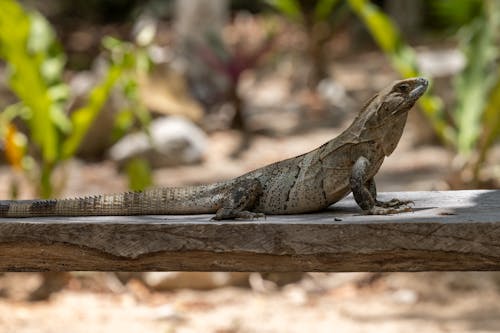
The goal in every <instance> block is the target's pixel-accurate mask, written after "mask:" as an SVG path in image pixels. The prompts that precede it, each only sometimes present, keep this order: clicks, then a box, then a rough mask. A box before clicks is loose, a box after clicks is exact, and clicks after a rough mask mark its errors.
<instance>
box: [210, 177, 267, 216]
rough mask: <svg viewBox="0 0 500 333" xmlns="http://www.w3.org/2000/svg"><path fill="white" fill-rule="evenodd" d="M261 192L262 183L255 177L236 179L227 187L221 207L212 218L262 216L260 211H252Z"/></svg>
mask: <svg viewBox="0 0 500 333" xmlns="http://www.w3.org/2000/svg"><path fill="white" fill-rule="evenodd" d="M261 194H262V185H261V184H260V182H259V181H258V180H257V179H242V180H238V181H236V182H235V183H234V184H232V186H231V187H230V188H229V189H228V191H227V194H226V197H225V199H224V201H223V202H222V207H221V208H219V209H218V210H217V212H216V213H215V216H214V217H213V218H212V219H213V220H229V219H236V218H240V219H254V218H259V217H264V214H262V213H255V212H252V211H251V209H252V208H253V207H254V205H255V203H256V201H257V199H258V198H259V196H260V195H261Z"/></svg>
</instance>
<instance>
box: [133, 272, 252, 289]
mask: <svg viewBox="0 0 500 333" xmlns="http://www.w3.org/2000/svg"><path fill="white" fill-rule="evenodd" d="M248 275H249V273H238V272H147V273H144V274H143V277H142V279H143V281H144V283H145V284H146V285H148V286H149V287H150V288H152V289H155V290H172V289H181V288H189V289H214V288H220V287H224V286H246V285H248Z"/></svg>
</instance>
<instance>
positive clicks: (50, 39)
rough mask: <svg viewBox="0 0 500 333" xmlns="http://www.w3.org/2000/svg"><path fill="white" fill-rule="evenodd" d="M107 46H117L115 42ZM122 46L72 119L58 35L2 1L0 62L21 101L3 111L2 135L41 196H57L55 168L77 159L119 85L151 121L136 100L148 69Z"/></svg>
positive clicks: (15, 164)
mask: <svg viewBox="0 0 500 333" xmlns="http://www.w3.org/2000/svg"><path fill="white" fill-rule="evenodd" d="M105 42H107V43H108V44H113V41H112V40H111V39H110V40H106V41H105ZM124 45H126V44H123V43H121V44H120V42H119V41H116V40H114V45H111V46H114V47H111V46H110V49H112V52H111V53H112V57H111V58H112V61H111V63H110V65H109V68H108V70H107V72H106V74H105V75H104V77H103V79H102V81H101V82H100V83H99V84H98V85H96V86H95V87H94V88H93V89H92V90H91V92H90V94H89V97H88V101H87V104H86V105H84V106H83V107H81V108H79V109H78V110H75V111H74V112H73V113H72V114H71V116H70V117H68V116H67V115H66V113H65V108H66V102H67V99H68V96H69V89H68V87H67V85H66V84H65V83H64V82H62V79H61V78H62V72H63V70H64V65H65V55H64V53H63V51H62V48H61V46H60V45H59V43H58V42H57V40H56V38H55V33H54V31H53V30H52V28H51V26H50V24H49V23H48V22H47V21H46V20H45V19H44V18H43V17H42V16H41V15H40V14H39V13H37V12H34V11H26V10H25V9H24V8H23V7H22V6H21V5H19V3H17V2H16V1H14V0H2V10H1V11H0V58H1V59H3V60H5V62H6V64H7V66H8V67H7V68H8V84H9V87H10V89H11V90H12V91H13V92H14V93H15V94H16V95H17V97H18V99H19V102H18V103H16V104H14V105H11V106H8V107H7V108H5V110H4V111H3V112H2V114H1V116H0V135H1V137H2V139H3V141H4V142H5V147H6V154H7V158H8V161H9V162H10V164H11V165H12V166H13V167H15V168H17V169H22V170H24V171H25V172H26V173H27V174H28V175H30V177H32V178H34V179H36V183H37V184H38V192H39V195H40V196H41V197H50V196H52V195H53V192H54V184H53V181H52V174H53V171H54V169H55V167H56V166H57V165H59V164H60V163H61V162H63V161H65V160H67V159H69V158H71V157H72V156H74V154H75V153H76V151H77V149H78V147H79V145H80V144H81V142H82V139H83V137H84V135H85V133H86V132H87V131H88V129H89V127H90V125H91V124H92V122H93V121H94V119H95V118H96V116H97V115H98V113H99V111H100V110H101V109H102V107H103V105H104V103H105V102H106V100H107V98H108V96H109V95H110V93H111V91H112V89H113V87H115V86H116V85H117V84H118V83H120V85H121V87H123V90H124V92H125V94H126V96H127V97H129V99H130V100H132V101H134V102H133V103H135V104H134V105H133V109H134V110H138V111H134V112H138V113H137V114H138V115H140V116H139V118H140V119H146V118H147V117H145V116H144V112H141V110H143V108H142V109H141V108H139V107H137V108H136V107H135V106H137V101H138V100H137V96H135V95H137V94H136V91H135V88H134V82H135V81H134V80H135V78H134V75H135V74H136V70H137V68H143V67H144V66H145V65H144V57H143V56H142V54H139V53H138V52H135V51H136V50H135V49H132V48H131V47H128V48H127V47H124ZM108 46H109V45H108ZM141 66H142V67H141ZM130 112H132V111H130ZM16 119H20V120H22V121H24V122H25V123H26V124H27V127H28V137H26V136H25V135H24V134H23V133H22V132H20V131H18V129H17V127H16V125H15V120H16ZM33 148H35V149H33Z"/></svg>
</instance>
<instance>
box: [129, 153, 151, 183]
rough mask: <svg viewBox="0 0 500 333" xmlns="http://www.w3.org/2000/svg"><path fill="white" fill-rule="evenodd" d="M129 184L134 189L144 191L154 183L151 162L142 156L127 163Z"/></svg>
mask: <svg viewBox="0 0 500 333" xmlns="http://www.w3.org/2000/svg"><path fill="white" fill-rule="evenodd" d="M126 170H127V176H128V184H129V188H130V189H131V190H132V191H143V190H144V189H146V188H147V187H149V186H151V185H152V184H153V177H152V172H151V167H150V166H149V163H148V162H147V161H146V160H144V159H142V158H134V159H132V160H130V161H129V162H128V163H127V165H126Z"/></svg>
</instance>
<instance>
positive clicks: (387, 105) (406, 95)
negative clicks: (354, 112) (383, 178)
mask: <svg viewBox="0 0 500 333" xmlns="http://www.w3.org/2000/svg"><path fill="white" fill-rule="evenodd" d="M428 85H429V81H427V80H426V79H424V78H421V77H418V78H412V79H406V80H401V81H396V82H394V83H393V84H391V85H390V86H388V87H387V88H386V89H384V90H382V91H381V92H380V93H378V94H377V95H375V96H374V97H373V98H372V99H371V100H370V101H369V102H368V104H367V105H366V106H365V108H364V110H363V111H362V112H361V114H360V115H359V116H358V118H359V120H360V121H361V126H362V127H363V128H364V130H365V131H367V132H368V133H370V135H371V136H372V137H377V139H378V140H377V141H379V142H380V144H381V145H382V147H383V150H384V153H385V154H386V155H387V156H388V155H390V154H391V153H392V152H393V150H394V149H395V148H396V145H397V144H398V141H399V138H400V137H401V134H402V133H403V129H404V126H405V123H406V117H407V115H408V111H410V109H411V108H412V107H413V105H414V104H415V102H416V101H417V100H418V99H419V98H420V96H422V95H423V94H424V92H425V91H426V90H427V86H428Z"/></svg>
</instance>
